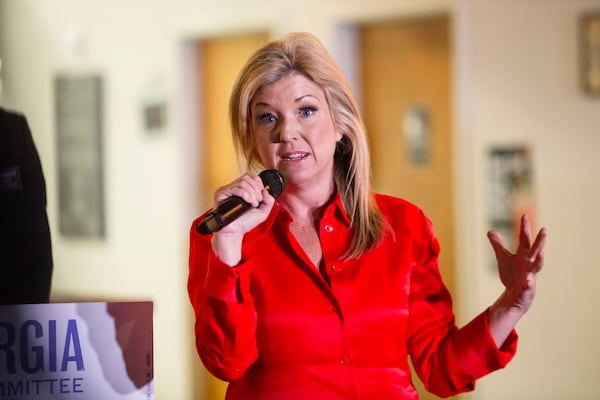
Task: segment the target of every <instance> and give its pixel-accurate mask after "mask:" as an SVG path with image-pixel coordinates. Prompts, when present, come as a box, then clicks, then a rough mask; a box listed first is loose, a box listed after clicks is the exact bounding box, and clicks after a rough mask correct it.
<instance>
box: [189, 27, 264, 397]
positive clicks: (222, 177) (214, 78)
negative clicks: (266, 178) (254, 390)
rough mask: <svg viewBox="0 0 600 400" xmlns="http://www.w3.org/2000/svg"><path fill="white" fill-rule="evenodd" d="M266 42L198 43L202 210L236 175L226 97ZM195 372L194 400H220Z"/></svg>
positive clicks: (220, 390)
mask: <svg viewBox="0 0 600 400" xmlns="http://www.w3.org/2000/svg"><path fill="white" fill-rule="evenodd" d="M268 40H269V35H268V34H267V33H264V32H259V33H252V34H243V35H235V36H225V37H217V38H210V39H206V40H202V41H200V42H199V43H198V48H197V51H196V54H197V55H198V59H197V63H196V64H197V66H198V70H197V71H198V80H197V81H198V83H199V88H198V93H199V97H200V99H199V102H198V103H199V107H200V110H198V115H200V116H201V117H200V118H199V119H200V124H199V127H200V130H201V132H199V134H200V136H201V138H202V140H201V143H202V148H203V151H202V155H201V157H200V160H201V162H202V163H203V165H202V166H200V170H201V171H203V174H202V182H201V183H200V185H201V186H202V190H201V196H200V197H201V201H202V203H203V205H204V207H209V206H210V205H212V195H213V193H214V191H215V189H217V188H218V187H219V186H222V185H224V184H226V183H228V182H230V181H232V180H233V179H235V178H236V177H237V176H239V175H240V168H239V165H238V159H237V156H236V155H235V150H234V146H233V141H232V138H231V129H230V126H229V97H230V94H231V89H232V88H233V84H234V82H235V79H236V77H237V75H238V72H239V71H240V69H241V68H242V66H243V65H244V64H245V62H246V60H247V59H248V58H249V57H250V56H251V55H252V53H254V51H256V50H257V49H258V48H259V47H260V46H262V45H264V44H265V43H266V42H267V41H268ZM243 167H245V164H244V165H243ZM195 369H196V371H194V374H195V376H198V375H200V374H202V373H204V376H205V379H204V383H205V385H204V386H203V387H201V385H197V386H196V387H195V389H194V391H195V392H196V395H195V396H194V397H195V398H196V399H199V400H200V399H202V400H222V399H224V398H225V390H226V388H227V384H226V383H225V382H223V381H220V380H218V379H216V378H215V377H213V376H212V375H210V374H209V373H208V372H207V371H206V370H205V369H204V367H203V366H201V364H200V362H198V363H197V364H196V365H195Z"/></svg>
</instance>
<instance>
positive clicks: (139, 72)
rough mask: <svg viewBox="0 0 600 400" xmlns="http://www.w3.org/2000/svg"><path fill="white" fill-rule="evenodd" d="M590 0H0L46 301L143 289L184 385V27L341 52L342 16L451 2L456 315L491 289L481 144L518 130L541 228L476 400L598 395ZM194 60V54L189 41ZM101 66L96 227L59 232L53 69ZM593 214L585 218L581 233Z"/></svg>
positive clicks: (189, 380)
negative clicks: (538, 269)
mask: <svg viewBox="0 0 600 400" xmlns="http://www.w3.org/2000/svg"><path fill="white" fill-rule="evenodd" d="M592 8H593V9H599V8H600V0H547V1H536V0H531V1H518V0H508V1H504V2H497V1H494V0H477V1H472V0H454V1H450V0H428V1H425V0H405V1H397V0H396V1H389V0H371V1H369V2H364V1H362V0H345V1H342V0H334V1H329V2H322V1H319V2H318V1H315V0H309V1H307V2H304V3H303V6H302V8H301V10H299V9H298V7H296V6H294V5H292V4H288V2H281V1H274V0H265V1H263V2H260V4H258V5H257V4H256V3H255V2H247V1H244V0H229V1H226V2H207V1H193V0H175V1H170V2H162V1H147V0H131V1H127V2H123V1H120V0H103V1H86V2H81V1H77V0H53V1H52V2H49V1H46V0H0V10H1V12H0V34H1V36H0V51H1V53H0V57H2V60H3V69H2V71H1V74H2V82H3V93H2V98H1V99H0V102H1V104H2V106H4V107H7V108H13V109H17V110H19V111H21V112H24V113H25V114H26V115H27V117H28V120H29V123H30V126H31V128H32V131H33V135H34V140H35V141H36V145H37V147H38V150H39V153H40V157H41V160H42V165H43V168H44V172H45V175H46V183H47V188H48V213H49V220H50V225H51V232H52V236H53V253H54V261H55V275H54V285H53V293H54V294H53V296H54V297H55V299H60V298H75V299H90V298H96V299H100V298H101V299H106V300H111V299H121V300H123V299H136V300H139V299H150V300H153V301H154V302H155V323H154V330H155V362H156V370H155V377H156V381H155V392H156V398H157V399H174V398H175V399H191V398H193V396H194V395H193V392H194V391H193V382H195V381H197V380H198V379H201V378H200V377H197V376H193V375H192V374H191V372H190V371H191V369H190V368H189V366H190V364H191V363H193V362H194V361H195V360H196V357H197V356H196V353H195V349H194V345H193V338H192V328H191V309H190V307H189V305H188V301H187V294H186V289H185V280H186V276H187V240H188V239H187V237H188V228H189V224H190V222H191V220H192V218H193V217H195V216H196V215H197V214H198V213H199V212H201V211H202V210H200V209H199V208H200V207H199V206H198V203H197V202H195V201H194V200H190V198H197V196H195V195H194V194H193V193H192V192H193V191H192V189H191V188H190V186H192V185H193V184H191V183H190V182H194V180H193V179H195V178H197V175H198V172H197V171H196V172H194V171H191V170H190V169H189V168H188V167H189V165H191V162H190V160H189V158H190V157H196V156H198V154H199V152H194V150H193V149H191V148H190V146H191V147H193V146H194V145H201V143H193V140H195V138H192V137H191V136H190V134H189V130H190V127H191V126H192V125H194V123H196V122H197V121H195V120H194V118H193V117H190V116H189V115H187V114H186V110H189V109H190V107H189V104H188V102H189V101H192V100H190V99H189V98H188V97H186V96H187V90H188V88H187V86H188V84H192V82H189V83H188V82H186V81H184V80H183V77H184V75H185V73H184V71H185V70H186V68H185V65H184V63H185V61H184V60H185V59H186V58H185V57H184V56H183V53H182V51H181V50H182V47H181V45H182V43H184V42H185V41H187V40H189V39H197V38H201V37H204V36H210V35H218V34H222V33H231V32H239V31H249V30H254V31H256V30H267V31H269V32H271V33H272V34H273V35H279V34H281V33H283V32H286V31H291V30H308V31H312V32H313V33H315V34H317V35H318V36H319V37H320V38H321V39H322V40H323V42H324V43H325V44H326V45H327V46H328V47H329V48H330V49H331V50H332V52H333V53H334V54H336V55H338V54H341V53H343V51H344V49H343V47H344V46H343V44H342V43H338V42H337V39H338V36H337V27H338V24H339V23H345V24H352V23H353V22H359V21H367V20H376V19H382V18H388V17H390V16H395V17H397V16H406V15H412V14H414V13H430V12H439V11H443V12H448V11H449V12H451V13H452V14H454V16H455V17H454V21H455V27H456V31H455V49H454V52H455V55H454V59H455V62H456V71H455V96H456V102H455V103H456V105H457V109H456V110H455V118H454V119H455V120H456V124H457V126H456V129H455V133H456V138H457V140H456V147H455V149H454V151H455V153H456V154H455V159H456V160H457V165H456V168H455V171H456V172H455V174H456V177H455V179H456V187H457V199H456V225H457V232H456V238H457V246H458V247H457V252H458V254H457V274H458V279H457V285H458V287H459V290H458V291H459V292H460V296H461V301H460V303H461V304H466V306H465V307H464V309H461V310H459V311H460V315H461V320H460V321H459V322H466V319H468V318H470V317H471V316H473V315H474V314H475V313H477V312H479V311H480V310H481V309H483V307H485V306H487V305H488V304H489V303H490V301H491V299H493V298H494V297H495V296H496V295H497V294H498V293H499V290H500V288H499V287H498V281H497V278H496V276H495V275H494V273H493V271H490V270H489V268H488V265H487V263H486V260H487V257H488V255H489V254H488V252H489V246H488V244H487V243H486V241H485V231H486V184H485V159H484V155H485V152H486V149H487V148H489V146H491V145H494V144H498V143H512V142H515V141H518V142H525V143H527V144H529V145H530V146H531V148H532V150H533V157H534V167H535V169H534V174H535V175H534V179H535V195H536V198H537V212H538V217H537V219H538V220H539V221H542V222H543V223H544V224H545V225H546V226H547V227H548V228H549V230H550V237H549V240H548V243H547V251H546V259H547V261H546V267H545V270H544V272H543V273H542V275H541V276H540V282H539V291H538V299H537V301H536V304H535V305H534V308H533V309H532V311H531V313H530V314H529V315H527V317H526V318H525V319H524V320H523V321H521V323H520V324H519V332H520V334H521V341H520V349H519V353H518V355H517V357H516V359H515V360H514V361H513V363H512V364H511V365H509V367H508V368H507V369H506V370H504V371H499V372H498V373H496V374H494V375H492V376H490V377H487V378H485V379H482V380H481V381H480V382H479V383H478V387H477V391H476V392H475V394H473V395H471V396H472V397H471V398H473V399H477V400H496V399H497V400H500V399H505V398H512V399H517V400H520V399H522V400H548V399H564V398H577V399H583V400H586V399H590V400H591V399H597V398H599V397H600V382H598V380H597V379H596V378H597V376H599V374H600V345H598V344H597V340H596V339H595V337H594V336H595V332H597V331H598V329H599V328H600V327H599V324H598V322H597V321H596V319H595V317H594V316H595V315H599V314H600V313H599V311H600V310H599V309H598V308H599V307H600V297H599V296H600V291H599V290H598V284H597V282H599V281H600V279H599V278H600V276H599V274H600V269H599V268H598V265H599V261H600V260H599V259H598V258H599V256H598V254H597V253H596V252H595V251H594V250H595V248H594V245H595V236H596V235H595V234H594V233H593V229H594V227H595V226H597V225H598V224H599V223H600V215H599V211H598V208H597V206H596V205H597V204H598V203H599V200H600V198H599V197H600V176H599V174H600V165H599V162H598V159H597V157H596V155H595V149H598V148H599V146H600V143H599V142H600V138H599V136H598V134H597V132H598V126H600V120H599V118H600V112H598V110H599V109H600V108H599V105H600V103H599V100H598V99H597V98H596V99H591V98H588V97H585V96H583V95H582V94H581V92H580V91H579V88H578V82H577V73H578V66H577V62H578V57H579V55H578V52H577V38H576V22H577V17H578V15H579V13H580V12H582V11H583V10H585V9H592ZM188 58H193V57H188ZM86 72H98V73H100V74H101V75H102V76H103V78H104V82H105V88H106V91H105V99H104V102H105V116H104V118H105V130H104V146H105V148H104V153H105V165H106V167H105V168H106V170H105V179H106V193H105V196H106V204H107V210H106V211H107V230H108V233H107V237H106V238H105V239H103V240H73V239H66V238H64V237H61V236H60V234H59V233H58V231H57V226H58V225H57V218H58V215H57V210H58V207H57V204H58V199H57V196H58V194H57V190H56V188H57V176H56V165H57V160H56V159H55V157H56V148H55V140H56V139H55V138H56V136H55V135H56V133H55V131H54V125H55V120H54V103H53V90H52V83H53V79H54V77H55V76H56V74H57V73H73V74H81V73H86ZM156 95H158V96H162V98H163V99H165V100H166V104H167V112H168V114H167V118H168V119H167V120H168V124H167V129H166V130H165V132H164V133H163V134H161V135H157V136H149V135H147V134H146V132H145V131H144V129H143V126H142V123H141V121H142V119H141V115H140V109H141V104H142V103H143V101H144V99H146V98H147V97H148V96H156ZM589 230H591V231H592V232H589V233H588V231H589Z"/></svg>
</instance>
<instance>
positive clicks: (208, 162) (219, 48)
mask: <svg viewBox="0 0 600 400" xmlns="http://www.w3.org/2000/svg"><path fill="white" fill-rule="evenodd" d="M268 40H269V35H268V34H267V33H264V32H259V33H252V34H244V35H236V36H225V37H217V38H211V39H206V40H203V41H202V42H200V43H199V45H198V46H199V49H198V51H197V54H198V58H199V59H198V65H199V70H198V71H199V75H200V79H199V82H200V90H199V91H200V98H201V101H200V107H201V108H202V109H201V110H199V113H200V115H201V116H202V118H201V120H202V122H201V124H200V128H201V130H202V133H201V134H202V138H203V139H202V142H203V145H204V147H203V148H204V149H205V150H204V152H203V156H202V160H203V163H204V165H203V168H202V170H203V171H204V173H203V181H204V183H203V185H204V187H205V190H204V193H203V194H204V195H203V196H202V197H203V201H204V202H205V204H208V205H210V204H212V194H213V192H214V191H215V189H216V188H218V187H219V186H222V185H224V184H225V183H228V182H230V181H232V180H233V179H235V178H236V177H237V176H239V175H240V168H239V167H240V166H239V165H238V159H237V156H236V155H235V150H234V146H233V141H232V138H231V129H230V126H229V97H230V95H231V89H232V88H233V84H234V82H235V79H236V77H237V75H238V73H239V71H240V69H241V68H242V66H243V65H244V64H245V63H246V60H247V59H248V58H249V57H250V56H251V55H252V53H254V51H256V50H257V49H258V48H259V47H260V46H262V45H264V44H265V43H266V42H267V41H268ZM242 167H245V165H243V166H242Z"/></svg>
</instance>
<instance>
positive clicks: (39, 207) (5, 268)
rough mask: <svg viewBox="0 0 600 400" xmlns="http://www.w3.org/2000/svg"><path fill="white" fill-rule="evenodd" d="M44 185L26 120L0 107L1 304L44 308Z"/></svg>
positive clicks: (47, 251)
mask: <svg viewBox="0 0 600 400" xmlns="http://www.w3.org/2000/svg"><path fill="white" fill-rule="evenodd" d="M52 269H53V260H52V247H51V239H50V228H49V225H48V216H47V214H46V183H45V181H44V174H43V171H42V165H41V163H40V159H39V156H38V153H37V150H36V147H35V144H34V142H33V138H32V136H31V131H30V129H29V125H28V124H27V120H26V118H25V117H24V116H23V115H21V114H19V113H15V112H11V111H7V110H5V109H2V108H0V304H26V303H47V302H49V300H50V288H51V281H52Z"/></svg>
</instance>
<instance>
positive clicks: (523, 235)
mask: <svg viewBox="0 0 600 400" xmlns="http://www.w3.org/2000/svg"><path fill="white" fill-rule="evenodd" d="M530 247H531V226H530V224H529V217H527V214H523V215H522V216H521V230H520V232H519V250H520V249H526V250H529V248H530Z"/></svg>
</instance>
